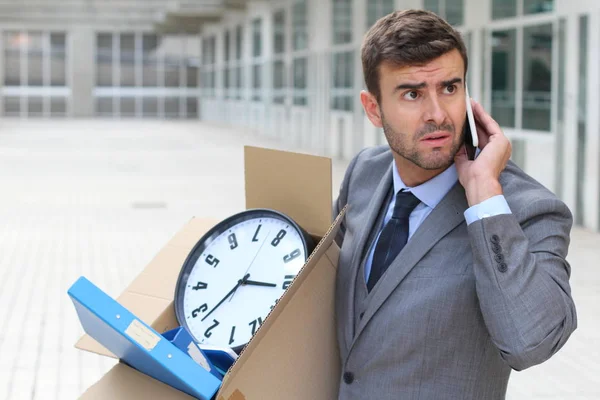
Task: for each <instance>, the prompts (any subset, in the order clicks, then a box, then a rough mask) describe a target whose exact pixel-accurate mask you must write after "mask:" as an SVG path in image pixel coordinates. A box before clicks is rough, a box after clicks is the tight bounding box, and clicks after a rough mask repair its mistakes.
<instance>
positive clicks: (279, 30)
mask: <svg viewBox="0 0 600 400" xmlns="http://www.w3.org/2000/svg"><path fill="white" fill-rule="evenodd" d="M273 52H274V53H275V54H282V53H284V52H285V13H284V11H283V10H280V11H277V12H275V14H273Z"/></svg>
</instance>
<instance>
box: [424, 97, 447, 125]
mask: <svg viewBox="0 0 600 400" xmlns="http://www.w3.org/2000/svg"><path fill="white" fill-rule="evenodd" d="M423 118H424V120H425V122H427V123H435V124H436V125H438V126H440V125H442V124H443V123H444V121H445V120H446V110H445V109H444V108H443V107H442V104H440V101H439V99H438V97H437V96H436V95H431V96H428V98H427V100H426V101H425V113H424V115H423Z"/></svg>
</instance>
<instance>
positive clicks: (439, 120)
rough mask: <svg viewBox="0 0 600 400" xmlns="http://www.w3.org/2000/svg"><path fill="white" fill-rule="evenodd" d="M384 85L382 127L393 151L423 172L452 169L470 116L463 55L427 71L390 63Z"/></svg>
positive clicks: (449, 56) (384, 73)
mask: <svg viewBox="0 0 600 400" xmlns="http://www.w3.org/2000/svg"><path fill="white" fill-rule="evenodd" d="M379 86H380V90H381V100H380V102H379V111H380V115H379V116H380V124H381V126H382V127H383V129H384V132H385V136H386V138H387V141H388V143H389V145H390V147H391V149H392V150H393V151H394V152H395V153H397V154H398V155H399V156H400V157H401V158H403V159H405V160H407V161H409V162H410V163H412V164H414V165H416V166H417V167H419V168H421V169H423V170H429V171H432V170H444V169H446V168H447V167H448V166H450V164H452V162H453V160H454V156H455V155H456V153H457V151H458V149H459V147H460V146H461V145H462V143H463V135H462V132H463V126H464V124H465V116H466V104H465V86H464V63H463V59H462V57H461V55H460V53H459V52H458V50H452V51H450V52H448V53H446V54H444V55H442V56H441V57H439V58H436V59H434V60H433V61H431V62H429V63H427V64H425V65H423V66H405V67H394V66H392V65H390V64H385V63H384V64H382V65H381V66H380V69H379ZM371 120H372V121H373V119H371ZM374 122H375V121H374ZM376 125H378V124H377V123H376Z"/></svg>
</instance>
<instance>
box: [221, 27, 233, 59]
mask: <svg viewBox="0 0 600 400" xmlns="http://www.w3.org/2000/svg"><path fill="white" fill-rule="evenodd" d="M230 49H231V34H230V33H229V31H225V37H224V38H223V60H224V61H225V62H228V61H229V52H230Z"/></svg>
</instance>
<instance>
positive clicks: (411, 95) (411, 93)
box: [402, 84, 457, 101]
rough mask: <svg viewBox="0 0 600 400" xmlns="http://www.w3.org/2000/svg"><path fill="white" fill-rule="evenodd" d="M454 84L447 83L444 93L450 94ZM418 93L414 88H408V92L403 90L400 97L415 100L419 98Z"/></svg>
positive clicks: (454, 89) (452, 91)
mask: <svg viewBox="0 0 600 400" xmlns="http://www.w3.org/2000/svg"><path fill="white" fill-rule="evenodd" d="M456 89H457V87H456V84H452V85H448V86H445V87H444V94H452V93H454V92H456ZM419 96H420V94H419V92H418V91H416V90H409V91H408V92H405V93H404V94H403V95H402V97H403V98H404V100H410V101H413V100H417V99H418V98H419Z"/></svg>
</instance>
